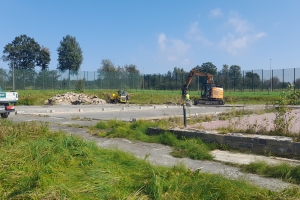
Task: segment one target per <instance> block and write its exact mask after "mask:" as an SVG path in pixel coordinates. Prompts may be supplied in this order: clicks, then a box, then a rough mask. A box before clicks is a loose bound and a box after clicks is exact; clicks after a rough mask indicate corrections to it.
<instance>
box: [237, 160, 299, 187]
mask: <svg viewBox="0 0 300 200" xmlns="http://www.w3.org/2000/svg"><path fill="white" fill-rule="evenodd" d="M242 170H243V171H244V172H249V173H255V174H259V175H262V176H265V177H272V178H279V179H282V180H284V181H287V182H291V183H296V184H300V166H299V165H297V166H292V165H290V164H288V163H282V164H276V165H275V164H274V165H270V164H268V163H267V162H264V161H259V162H252V163H250V164H249V165H242Z"/></svg>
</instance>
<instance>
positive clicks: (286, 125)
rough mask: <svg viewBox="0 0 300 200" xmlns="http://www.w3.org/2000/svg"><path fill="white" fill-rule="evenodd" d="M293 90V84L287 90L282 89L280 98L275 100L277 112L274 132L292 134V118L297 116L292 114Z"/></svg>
mask: <svg viewBox="0 0 300 200" xmlns="http://www.w3.org/2000/svg"><path fill="white" fill-rule="evenodd" d="M292 90H293V87H292V86H289V88H288V89H287V90H282V92H281V93H280V96H279V99H278V100H277V101H276V102H275V106H276V112H275V116H276V117H275V119H274V121H273V123H274V130H272V133H274V134H280V135H288V134H291V128H292V120H293V119H294V118H295V116H292V115H291V112H292V108H291V107H289V106H288V105H289V103H290V102H291V98H292V97H293V96H291V92H292Z"/></svg>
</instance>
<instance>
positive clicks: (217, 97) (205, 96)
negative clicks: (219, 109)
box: [181, 68, 225, 105]
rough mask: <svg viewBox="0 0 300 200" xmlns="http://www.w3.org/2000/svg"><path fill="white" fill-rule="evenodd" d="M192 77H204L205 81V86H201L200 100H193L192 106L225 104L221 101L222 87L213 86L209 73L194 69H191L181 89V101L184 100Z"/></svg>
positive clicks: (211, 76)
mask: <svg viewBox="0 0 300 200" xmlns="http://www.w3.org/2000/svg"><path fill="white" fill-rule="evenodd" d="M194 75H197V76H203V77H206V80H207V81H206V83H205V84H202V89H201V97H200V99H195V100H194V105H197V104H206V105H210V104H212V105H224V104H225V101H224V99H223V88H222V86H219V85H215V84H214V82H213V75H212V74H210V73H206V72H200V71H197V70H196V69H195V68H193V69H192V70H191V71H190V73H189V76H188V77H187V79H186V83H185V84H184V85H183V87H182V89H181V90H182V98H183V99H185V97H186V94H187V90H188V87H189V85H190V83H191V81H192V79H193V77H194Z"/></svg>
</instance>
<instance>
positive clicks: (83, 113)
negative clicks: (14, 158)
mask: <svg viewBox="0 0 300 200" xmlns="http://www.w3.org/2000/svg"><path fill="white" fill-rule="evenodd" d="M235 108H236V109H240V108H243V106H239V105H238V106H235ZM249 108H251V107H249ZM231 109H232V106H192V107H186V114H187V116H195V115H205V114H218V113H221V112H225V111H227V110H231ZM16 110H17V111H16V113H17V115H20V114H22V115H26V116H28V120H30V118H34V116H40V118H41V117H44V118H48V119H44V120H43V121H47V120H48V121H56V120H55V119H68V120H69V119H74V118H81V119H90V120H95V121H98V120H109V119H117V120H122V121H131V120H132V119H159V118H162V117H175V116H183V107H182V106H174V105H151V106H139V105H124V104H102V105H55V106H17V107H16ZM30 116H31V117H30ZM10 118H14V116H13V115H11V116H10Z"/></svg>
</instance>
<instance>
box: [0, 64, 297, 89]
mask: <svg viewBox="0 0 300 200" xmlns="http://www.w3.org/2000/svg"><path fill="white" fill-rule="evenodd" d="M187 77H188V73H168V74H140V73H128V72H115V73H112V72H102V71H80V72H78V73H77V74H70V73H69V72H65V73H61V72H60V71H57V70H44V71H35V70H17V69H15V70H5V69H1V68H0V87H1V88H2V89H4V90H6V91H12V90H16V91H18V90H95V89H126V90H140V89H146V90H181V88H182V85H184V84H185V82H186V79H187ZM205 82H206V78H205V77H199V76H195V77H194V79H193V80H192V82H191V84H190V86H189V90H200V89H201V85H202V83H205ZM214 82H215V84H217V85H222V86H223V88H224V90H225V91H226V90H230V91H270V90H272V91H276V90H281V89H284V88H287V87H288V85H289V84H294V85H295V89H300V69H299V68H290V69H274V70H244V71H229V72H227V73H226V72H223V73H221V72H219V73H218V74H216V75H214Z"/></svg>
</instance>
